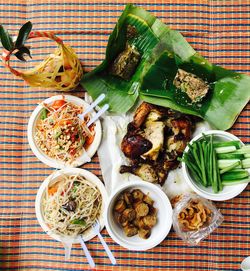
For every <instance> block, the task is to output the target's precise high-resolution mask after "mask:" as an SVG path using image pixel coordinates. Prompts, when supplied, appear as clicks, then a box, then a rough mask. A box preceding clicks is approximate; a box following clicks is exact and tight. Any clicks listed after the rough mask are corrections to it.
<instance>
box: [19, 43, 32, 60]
mask: <svg viewBox="0 0 250 271" xmlns="http://www.w3.org/2000/svg"><path fill="white" fill-rule="evenodd" d="M24 55H28V56H29V57H30V58H32V57H31V55H30V50H29V48H28V47H25V46H23V47H21V48H19V50H18V51H17V52H16V53H15V56H16V57H17V58H18V59H19V60H21V61H26V59H25V58H24Z"/></svg>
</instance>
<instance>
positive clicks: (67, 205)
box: [62, 200, 77, 212]
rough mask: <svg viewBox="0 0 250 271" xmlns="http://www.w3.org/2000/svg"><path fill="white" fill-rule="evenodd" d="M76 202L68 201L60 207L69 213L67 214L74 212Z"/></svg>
mask: <svg viewBox="0 0 250 271" xmlns="http://www.w3.org/2000/svg"><path fill="white" fill-rule="evenodd" d="M76 206H77V204H76V202H75V201H74V200H69V201H68V202H66V203H65V204H63V205H62V208H63V209H65V210H67V211H69V212H74V211H75V209H76Z"/></svg>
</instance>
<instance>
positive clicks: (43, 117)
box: [40, 108, 49, 120]
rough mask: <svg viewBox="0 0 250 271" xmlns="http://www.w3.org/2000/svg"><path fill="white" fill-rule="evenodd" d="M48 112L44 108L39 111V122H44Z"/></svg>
mask: <svg viewBox="0 0 250 271" xmlns="http://www.w3.org/2000/svg"><path fill="white" fill-rule="evenodd" d="M48 112H49V111H48V110H47V109H46V108H43V109H42V111H41V114H40V119H41V120H45V119H46V118H47V116H48Z"/></svg>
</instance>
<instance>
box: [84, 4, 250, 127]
mask: <svg viewBox="0 0 250 271" xmlns="http://www.w3.org/2000/svg"><path fill="white" fill-rule="evenodd" d="M128 25H130V26H134V27H135V28H136V31H137V35H136V37H134V38H132V39H130V40H129V41H128V42H129V43H130V44H131V45H133V46H135V48H136V49H137V50H138V51H139V53H140V56H141V59H140V62H139V65H138V66H137V68H136V71H135V72H134V74H133V76H132V77H131V78H130V79H129V80H124V79H121V78H119V77H117V76H114V75H111V74H110V72H109V68H110V66H111V65H112V63H113V62H114V60H115V59H116V57H117V56H118V55H119V53H121V52H122V51H123V50H124V49H125V47H126V42H127V32H126V31H127V26H128ZM179 68H181V69H184V70H185V71H187V72H191V73H193V74H195V75H197V76H198V77H200V78H202V79H204V80H205V81H207V82H209V86H210V90H209V93H208V95H207V96H206V97H205V98H204V99H203V100H202V101H201V102H199V103H195V104H191V103H190V102H189V101H188V98H187V95H186V94H185V93H184V92H183V91H180V90H178V89H176V88H175V86H174V85H173V80H174V77H175V75H176V72H177V70H178V69H179ZM81 84H82V86H83V87H84V88H85V89H86V90H87V91H88V93H89V94H90V95H91V96H92V97H93V98H94V99H95V98H97V96H99V95H100V93H105V94H106V99H105V101H104V102H103V103H106V102H108V103H109V105H110V111H111V112H115V113H124V112H127V111H128V110H129V109H130V108H131V107H132V106H133V105H134V104H135V101H136V100H137V98H138V97H140V98H141V99H142V100H145V101H147V102H150V103H154V104H158V105H162V106H166V107H170V108H172V109H175V110H179V111H181V112H183V113H187V114H193V115H196V116H199V117H202V118H203V119H205V120H207V121H208V122H209V123H210V124H211V125H213V126H214V127H215V128H217V129H221V130H226V129H229V128H230V127H231V126H232V125H233V123H234V121H235V119H236V118H237V116H238V115H239V113H240V112H241V110H242V109H243V108H244V106H245V105H246V104H247V103H248V101H249V99H250V77H248V76H247V75H243V74H239V73H236V72H233V71H229V70H226V69H224V68H222V67H218V66H215V65H213V64H211V63H209V62H208V61H207V60H206V59H204V58H203V57H202V56H200V55H199V54H198V53H196V52H195V50H194V49H193V48H192V47H191V46H190V45H189V43H188V42H187V41H186V40H185V39H184V38H183V36H182V35H181V34H180V33H179V32H178V31H175V30H171V29H170V28H169V27H168V26H166V25H165V24H163V23H162V22H161V21H160V20H158V19H157V18H156V17H154V16H152V15H151V14H150V13H148V12H147V11H145V10H143V9H141V8H138V7H135V6H133V5H131V4H128V5H127V6H126V8H125V10H124V12H123V13H122V15H121V17H120V18H119V20H118V22H117V25H116V27H115V29H114V30H113V32H112V34H111V35H110V38H109V41H108V45H107V49H106V57H105V60H104V61H103V62H102V64H100V65H99V66H98V67H97V68H95V69H94V70H93V71H92V72H90V73H88V74H86V75H84V77H83V78H82V81H81Z"/></svg>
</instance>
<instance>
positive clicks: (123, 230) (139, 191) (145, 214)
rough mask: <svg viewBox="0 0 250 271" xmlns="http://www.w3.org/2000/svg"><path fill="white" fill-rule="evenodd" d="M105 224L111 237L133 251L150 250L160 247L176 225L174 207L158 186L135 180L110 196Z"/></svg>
mask: <svg viewBox="0 0 250 271" xmlns="http://www.w3.org/2000/svg"><path fill="white" fill-rule="evenodd" d="M105 225H106V228H107V231H108V233H109V235H110V236H111V238H112V239H113V240H114V241H115V242H116V243H118V244H120V245H121V246H122V247H124V248H127V249H129V250H148V249H151V248H153V247H155V246H157V245H158V244H160V243H161V242H162V241H163V240H164V239H165V238H166V236H167V235H168V233H169V231H170V229H171V226H172V207H171V204H170V201H169V199H168V197H167V195H166V194H165V193H164V192H163V191H162V190H161V188H159V187H158V186H156V185H154V184H151V183H147V182H143V181H134V182H129V183H127V184H125V185H122V186H120V187H119V188H118V189H117V190H116V191H115V192H114V193H113V194H112V195H111V197H110V200H109V203H108V205H107V210H106V214H105Z"/></svg>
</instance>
